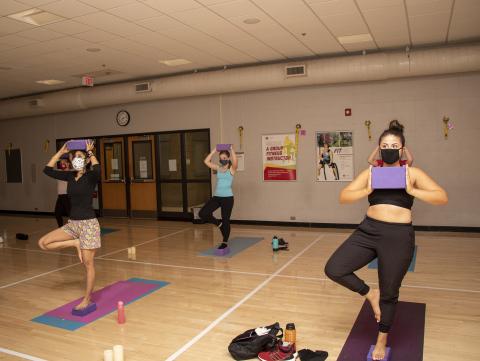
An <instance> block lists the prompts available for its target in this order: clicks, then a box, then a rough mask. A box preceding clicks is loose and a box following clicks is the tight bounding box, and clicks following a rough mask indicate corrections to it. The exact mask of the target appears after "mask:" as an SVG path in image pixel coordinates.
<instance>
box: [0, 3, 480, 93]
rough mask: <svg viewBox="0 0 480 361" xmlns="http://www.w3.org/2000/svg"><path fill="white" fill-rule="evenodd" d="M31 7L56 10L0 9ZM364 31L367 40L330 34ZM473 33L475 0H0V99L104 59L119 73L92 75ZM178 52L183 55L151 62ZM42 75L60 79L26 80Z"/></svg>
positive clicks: (154, 71)
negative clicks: (51, 19) (38, 22)
mask: <svg viewBox="0 0 480 361" xmlns="http://www.w3.org/2000/svg"><path fill="white" fill-rule="evenodd" d="M33 7H35V8H39V9H42V10H45V11H48V12H51V13H53V14H56V15H59V16H61V17H63V18H64V19H63V20H62V21H59V22H56V23H52V24H49V25H45V26H41V27H38V26H33V25H29V24H25V23H23V22H19V21H16V20H12V19H10V18H8V17H7V16H8V15H11V14H14V13H17V12H20V11H24V10H28V9H31V8H33ZM250 18H256V19H259V20H260V22H259V23H257V24H251V25H248V24H245V23H244V20H246V19H250ZM366 33H370V34H371V37H372V40H371V41H366V42H362V43H353V44H348V45H341V44H340V43H339V41H338V40H337V37H340V36H349V35H358V34H366ZM479 38H480V0H0V80H1V81H2V82H1V84H2V87H1V88H0V98H6V97H10V96H17V95H22V94H30V93H37V92H44V91H50V90H54V89H62V88H67V87H75V86H79V85H80V84H79V83H80V79H79V78H77V77H74V76H73V75H78V74H88V73H89V72H96V71H100V70H102V69H104V68H107V69H113V70H116V71H117V72H120V73H116V74H112V75H110V76H105V77H100V78H97V79H96V83H97V84H98V83H106V82H112V81H119V80H127V79H134V78H148V77H152V76H155V75H161V74H168V73H175V72H180V71H188V70H194V69H202V68H209V67H217V66H223V65H232V64H245V63H261V62H267V61H277V60H287V59H292V58H298V57H308V56H316V55H328V54H345V53H350V52H356V51H362V50H367V51H368V50H379V49H389V48H399V47H405V46H407V45H409V46H419V45H426V44H445V43H451V42H456V41H468V40H478V39H479ZM87 48H99V49H101V51H100V52H87V51H86V49H87ZM178 58H183V59H188V60H190V61H191V62H192V63H191V64H188V65H182V66H179V67H168V66H166V65H163V64H161V63H159V60H169V59H178ZM45 79H58V80H63V81H65V83H64V84H60V85H56V86H48V85H42V84H37V83H35V81H37V80H45Z"/></svg>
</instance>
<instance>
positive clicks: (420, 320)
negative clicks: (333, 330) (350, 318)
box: [337, 301, 426, 361]
mask: <svg viewBox="0 0 480 361" xmlns="http://www.w3.org/2000/svg"><path fill="white" fill-rule="evenodd" d="M425 309H426V305H425V304H424V303H413V302H399V303H398V305H397V311H396V313H395V320H394V322H393V325H392V328H391V330H390V332H389V333H388V345H387V346H388V347H391V356H390V361H423V339H424V333H425ZM377 335H378V323H377V321H376V320H375V318H374V317H373V311H372V307H371V306H370V303H369V302H368V301H365V302H364V304H363V306H362V309H361V310H360V313H359V314H358V316H357V319H356V320H355V323H354V324H353V327H352V330H351V331H350V334H349V335H348V337H347V341H346V342H345V345H344V346H343V348H342V351H341V352H340V355H339V356H338V359H337V361H366V360H367V354H368V351H369V350H370V346H371V345H373V344H375V342H376V341H377Z"/></svg>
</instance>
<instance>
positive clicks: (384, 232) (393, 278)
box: [325, 121, 448, 360]
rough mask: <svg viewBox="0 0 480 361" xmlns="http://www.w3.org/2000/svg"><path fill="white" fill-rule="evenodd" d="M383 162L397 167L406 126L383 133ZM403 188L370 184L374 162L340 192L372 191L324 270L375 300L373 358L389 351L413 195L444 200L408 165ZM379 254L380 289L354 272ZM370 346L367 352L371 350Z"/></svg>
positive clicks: (344, 196) (349, 198) (411, 239)
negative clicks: (364, 213) (376, 326)
mask: <svg viewBox="0 0 480 361" xmlns="http://www.w3.org/2000/svg"><path fill="white" fill-rule="evenodd" d="M379 146H380V151H381V155H382V160H383V163H384V167H399V166H400V158H401V156H402V152H403V148H404V146H405V137H404V135H403V126H402V125H401V124H400V123H398V121H392V122H391V123H390V127H389V128H388V129H387V130H385V131H384V132H383V133H382V135H381V136H380V139H379ZM406 168H407V169H406V188H405V189H382V190H380V189H377V190H372V176H371V167H370V168H369V169H366V170H364V171H363V172H362V173H361V174H360V175H359V176H358V177H357V178H355V180H353V181H352V182H351V183H350V184H349V185H348V186H347V187H346V188H345V189H343V190H342V192H341V194H340V203H353V202H356V201H358V200H360V199H362V198H365V197H368V200H369V203H370V206H369V208H368V210H367V216H366V218H365V219H364V220H363V222H362V223H361V224H360V225H359V227H358V228H357V229H356V230H355V231H354V232H353V234H352V235H351V236H350V237H349V238H348V239H347V240H346V241H345V242H344V243H343V244H342V245H341V246H340V247H339V248H338V249H337V250H336V251H335V252H334V253H333V255H332V256H331V257H330V259H329V260H328V262H327V264H326V266H325V274H326V275H327V276H328V277H329V278H331V279H332V280H333V281H335V282H337V283H339V284H341V285H342V286H344V287H347V288H348V289H350V290H352V291H354V292H357V293H359V294H360V295H362V296H364V297H365V298H366V299H367V300H368V301H369V302H370V304H371V305H372V309H373V311H374V315H375V319H376V320H377V322H378V324H379V333H378V338H377V342H376V345H375V349H374V351H373V359H374V360H381V359H383V358H384V357H385V351H386V345H387V337H388V332H389V330H390V327H391V325H392V322H393V319H394V315H395V308H396V304H397V302H398V296H399V290H400V286H401V284H402V280H403V278H404V276H405V274H406V272H407V270H408V267H409V265H410V262H411V260H412V257H413V252H414V249H415V233H414V231H413V226H412V213H411V208H412V205H413V200H414V198H418V199H420V200H422V201H424V202H427V203H430V204H435V205H441V204H446V203H447V201H448V198H447V194H446V192H445V191H444V190H443V189H442V188H441V187H440V186H439V185H438V184H437V183H435V181H433V180H432V179H431V178H430V177H429V176H428V175H427V174H426V173H425V172H423V171H422V170H420V169H418V168H410V167H408V166H406ZM375 258H378V264H379V267H378V273H379V274H378V276H379V277H378V278H379V289H370V287H369V286H368V285H367V284H366V283H365V282H364V281H363V280H361V279H360V278H358V276H357V275H355V274H354V272H355V271H356V270H358V269H360V268H362V267H364V266H365V265H367V264H368V263H370V262H371V261H372V260H374V259H375ZM367 351H368V350H366V351H365V352H367Z"/></svg>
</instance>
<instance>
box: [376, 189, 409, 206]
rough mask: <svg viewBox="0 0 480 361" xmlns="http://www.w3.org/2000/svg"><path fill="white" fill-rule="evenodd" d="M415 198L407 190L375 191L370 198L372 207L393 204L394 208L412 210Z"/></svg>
mask: <svg viewBox="0 0 480 361" xmlns="http://www.w3.org/2000/svg"><path fill="white" fill-rule="evenodd" d="M413 200H414V197H413V196H411V195H410V194H408V193H407V191H406V190H405V189H375V190H374V191H373V192H372V193H370V194H369V196H368V202H369V203H370V205H371V206H374V205H375V204H391V205H394V206H398V207H402V208H407V209H412V206H413Z"/></svg>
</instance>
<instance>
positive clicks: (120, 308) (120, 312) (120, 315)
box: [117, 301, 125, 324]
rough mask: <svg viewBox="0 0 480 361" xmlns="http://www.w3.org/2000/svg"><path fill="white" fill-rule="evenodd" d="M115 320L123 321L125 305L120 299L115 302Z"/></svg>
mask: <svg viewBox="0 0 480 361" xmlns="http://www.w3.org/2000/svg"><path fill="white" fill-rule="evenodd" d="M117 322H118V323H120V324H122V323H125V306H124V304H123V302H122V301H118V304H117Z"/></svg>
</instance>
